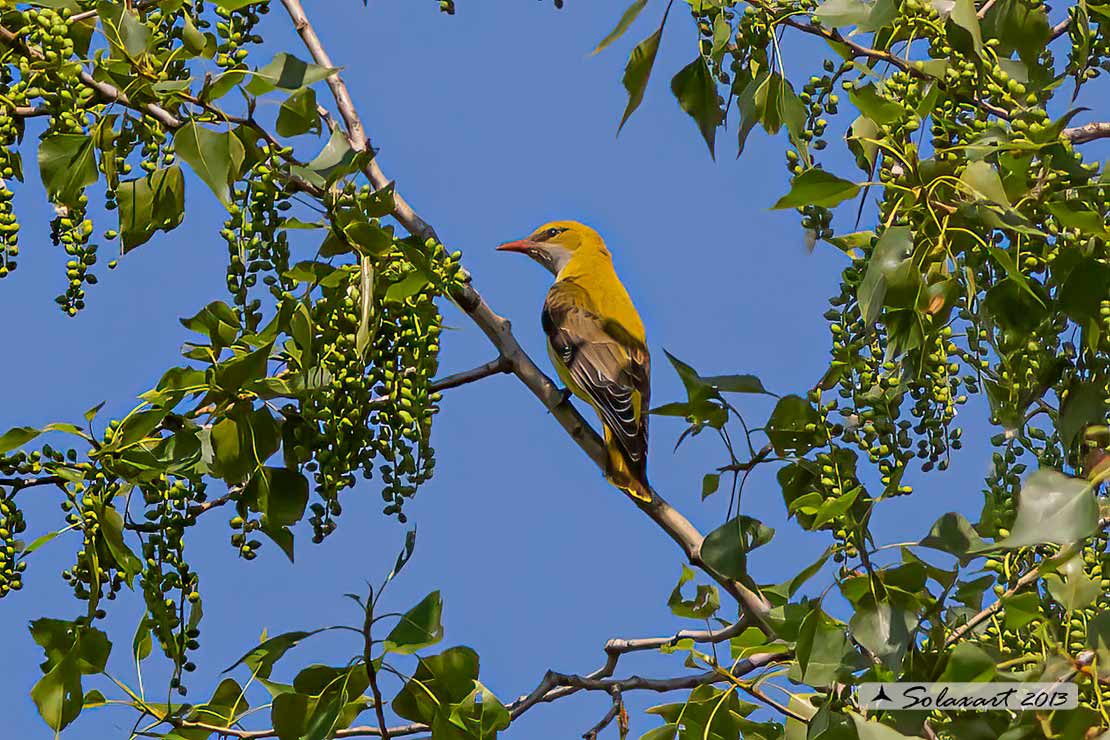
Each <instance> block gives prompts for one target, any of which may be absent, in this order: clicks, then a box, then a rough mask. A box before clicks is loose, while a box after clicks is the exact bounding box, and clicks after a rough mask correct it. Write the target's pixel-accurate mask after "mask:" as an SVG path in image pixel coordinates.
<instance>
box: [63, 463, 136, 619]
mask: <svg viewBox="0 0 1110 740" xmlns="http://www.w3.org/2000/svg"><path fill="white" fill-rule="evenodd" d="M82 467H83V468H84V471H85V479H84V480H83V481H79V482H77V483H74V484H72V485H69V486H66V499H65V501H63V502H62V505H61V506H62V510H63V511H65V512H66V523H67V524H69V525H70V526H73V527H77V528H79V529H80V531H81V534H82V538H83V542H82V545H81V549H80V550H78V551H77V555H76V558H75V561H74V564H73V565H72V566H71V567H70V568H69V569H67V570H65V571H62V579H63V580H64V581H65V582H66V583H68V584H69V585H70V587H71V588H72V589H73V595H74V596H75V597H76V598H77V599H78V600H80V601H86V602H88V611H89V618H90V619H94V618H103V617H104V616H105V612H104V610H102V609H100V606H99V605H100V600H101V599H102V598H104V597H105V595H106V596H107V598H108V599H109V600H111V599H114V598H115V597H116V594H117V593H118V592H119V590H120V589H121V588H122V586H123V581H124V575H123V573H121V571H120V569H119V565H120V564H119V563H117V562H116V560H115V557H114V555H113V554H112V551H111V549H110V548H109V547H108V546H107V545H106V542H107V539H106V534H105V531H104V527H103V523H102V517H103V516H104V509H105V507H106V506H109V505H111V502H112V500H113V499H114V498H115V496H116V495H117V494H118V493H119V483H118V481H116V480H115V479H114V478H111V477H109V476H108V475H107V474H106V473H105V472H104V471H103V470H99V469H97V468H94V467H93V466H91V465H88V464H85V465H84V466H82Z"/></svg>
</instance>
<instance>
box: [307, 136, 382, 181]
mask: <svg viewBox="0 0 1110 740" xmlns="http://www.w3.org/2000/svg"><path fill="white" fill-rule="evenodd" d="M369 159H370V154H369V153H368V152H356V151H355V150H354V149H352V148H351V144H350V142H349V141H348V140H347V135H346V134H344V133H343V132H342V131H340V130H339V129H336V130H335V131H333V132H332V134H331V138H329V139H328V143H327V144H325V145H324V148H323V149H321V150H320V153H319V154H317V155H316V156H315V157H314V158H313V160H312V161H311V162H309V163H308V164H307V165H305V166H304V167H301V166H295V167H292V168H291V172H292V173H293V174H295V175H297V176H299V177H302V178H304V179H305V180H308V181H309V182H311V183H314V184H316V185H319V186H321V187H323V186H328V185H331V184H332V183H334V182H335V181H336V180H339V179H340V178H342V177H346V176H347V175H349V174H351V173H354V172H358V171H359V170H360V169H362V168H363V167H364V166H365V164H366V162H368V161H369Z"/></svg>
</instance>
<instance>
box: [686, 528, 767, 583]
mask: <svg viewBox="0 0 1110 740" xmlns="http://www.w3.org/2000/svg"><path fill="white" fill-rule="evenodd" d="M774 536H775V530H774V529H772V528H771V527H768V526H766V525H765V524H763V523H762V522H760V521H759V520H758V519H753V518H752V517H750V516H744V515H740V516H738V517H735V518H733V519H730V520H729V521H727V522H725V523H724V524H722V525H721V526H720V527H718V528H717V529H715V530H713V531H712V532H710V533H709V534H708V535H706V537H705V540H703V541H702V545H701V558H702V560H703V561H704V562H705V564H706V565H708V566H709V567H711V568H713V570H715V571H717V572H718V573H720V574H722V575H725V576H728V577H730V578H737V579H739V578H746V577H747V576H748V572H747V556H748V553H749V552H751V551H752V550H754V549H756V548H757V547H761V546H762V545H765V544H767V543H768V542H770V541H771V538H772V537H774Z"/></svg>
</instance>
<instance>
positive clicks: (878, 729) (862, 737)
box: [848, 712, 911, 740]
mask: <svg viewBox="0 0 1110 740" xmlns="http://www.w3.org/2000/svg"><path fill="white" fill-rule="evenodd" d="M848 716H849V717H851V718H852V722H853V723H854V724H855V726H856V734H857V735H858V736H859V740H911V739H910V737H909V736H908V735H903V734H902V733H900V732H898V730H895V729H894V728H893V727H889V726H887V725H884V724H883V723H882V722H878V721H876V720H873V719H871V720H869V719H864V718H863V717H861V716H860V715H858V714H856V713H855V712H849V713H848Z"/></svg>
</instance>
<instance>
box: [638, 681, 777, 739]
mask: <svg viewBox="0 0 1110 740" xmlns="http://www.w3.org/2000/svg"><path fill="white" fill-rule="evenodd" d="M750 711H751V705H745V706H742V705H741V702H740V699H739V698H738V697H737V692H736V691H733V690H731V689H721V688H717V687H716V686H698V687H696V688H694V690H693V691H691V692H690V695H689V696H688V697H687V698H686V700H685V701H683V702H679V703H674V704H663V705H660V706H655V707H651V708H650V709H648V710H647V712H648V713H649V714H656V715H659V717H661V718H662V719H663V720H665V721H666V722H667V723H669V724H668V725H664V728H666V727H668V726H670V723H673V724H674V725H675V726H678V727H680V731H679V735H678V737H679V740H736V739H737V738H739V737H740V734H739V733H740V727H741V725H740V721H741V718H742V714H747V713H749V712H750ZM657 729H659V728H657ZM663 736H664V737H667V735H666V734H664V735H663ZM644 737H647V735H645V736H644ZM756 737H758V736H753V735H750V734H747V733H745V735H744V738H745V740H756Z"/></svg>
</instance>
